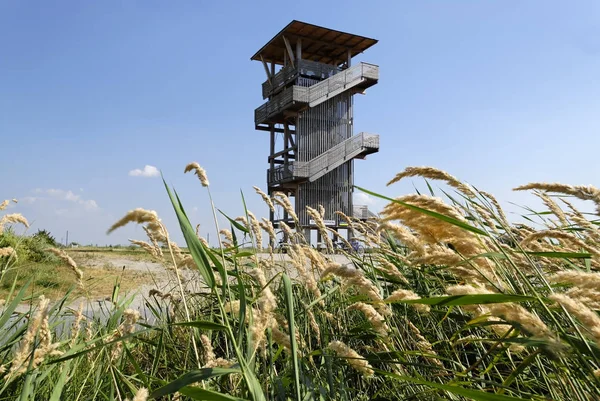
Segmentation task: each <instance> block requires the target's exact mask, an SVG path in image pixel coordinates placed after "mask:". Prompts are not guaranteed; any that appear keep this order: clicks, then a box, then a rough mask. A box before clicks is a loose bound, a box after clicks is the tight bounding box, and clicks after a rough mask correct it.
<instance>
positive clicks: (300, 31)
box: [251, 20, 377, 65]
mask: <svg viewBox="0 0 600 401" xmlns="http://www.w3.org/2000/svg"><path fill="white" fill-rule="evenodd" d="M284 37H285V38H286V39H287V40H288V42H289V43H290V44H291V45H292V46H295V44H296V43H297V42H298V40H301V41H302V59H304V60H312V61H318V62H321V63H326V64H335V65H339V64H342V63H343V62H345V61H346V60H347V59H348V52H350V55H351V57H354V56H356V55H357V54H360V53H362V52H364V51H365V50H367V49H368V48H369V47H371V46H373V45H374V44H376V43H377V40H375V39H370V38H367V37H364V36H359V35H353V34H351V33H346V32H341V31H336V30H334V29H329V28H324V27H322V26H318V25H313V24H308V23H306V22H301V21H296V20H293V21H292V22H290V23H289V24H288V25H287V26H286V27H285V28H283V29H282V30H281V31H280V32H279V33H278V34H277V35H275V36H274V37H273V39H271V40H270V41H269V42H267V44H266V45H264V46H263V47H262V48H261V49H260V50H259V51H257V52H256V54H254V56H252V58H251V60H257V61H260V60H261V57H262V60H264V61H265V62H271V63H275V64H279V65H283V64H284V52H285V51H286V45H285V41H284V39H283V38H284Z"/></svg>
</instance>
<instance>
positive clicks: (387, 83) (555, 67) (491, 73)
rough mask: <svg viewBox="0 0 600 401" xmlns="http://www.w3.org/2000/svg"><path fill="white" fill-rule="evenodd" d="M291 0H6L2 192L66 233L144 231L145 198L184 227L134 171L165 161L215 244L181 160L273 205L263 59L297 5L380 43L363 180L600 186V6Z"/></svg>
mask: <svg viewBox="0 0 600 401" xmlns="http://www.w3.org/2000/svg"><path fill="white" fill-rule="evenodd" d="M283 3H284V2H282V1H280V0H279V1H270V2H263V1H240V2H233V1H218V2H215V1H210V2H209V1H161V2H159V1H122V2H117V1H54V2H50V1H38V2H25V1H8V0H0V149H1V153H0V171H2V177H3V178H2V181H1V183H2V185H1V192H0V198H13V197H14V198H18V199H20V200H21V202H20V203H19V204H18V205H14V206H13V207H12V208H11V211H15V212H21V213H23V214H24V215H25V216H26V217H28V218H29V219H30V220H31V221H32V222H33V228H32V229H33V231H35V230H37V228H47V229H49V230H50V231H51V232H52V233H54V235H55V236H56V237H57V238H58V239H61V238H63V237H64V236H65V234H64V233H65V232H66V231H67V230H68V231H69V232H70V239H71V240H73V241H78V242H81V243H98V244H106V243H113V244H116V243H124V242H126V240H127V238H138V239H140V238H143V231H142V230H141V229H140V228H139V227H137V228H136V227H133V226H132V227H128V228H126V229H123V230H121V231H117V232H115V233H113V234H111V235H110V236H106V234H105V232H106V229H107V228H108V227H109V226H110V225H111V224H112V223H113V222H114V221H115V220H116V219H118V218H119V217H121V216H122V215H123V214H124V213H125V212H127V211H128V210H130V209H133V208H135V207H143V208H147V209H154V210H157V211H158V213H159V215H160V216H161V217H162V218H163V220H164V221H165V222H166V223H167V225H168V226H169V227H170V229H171V231H172V232H174V233H177V232H178V227H177V226H176V223H175V220H174V215H173V211H172V209H171V207H170V204H169V201H168V198H167V195H166V193H165V190H164V187H163V186H162V182H161V181H160V178H158V177H145V176H144V174H141V175H137V176H136V175H130V172H131V171H134V170H136V169H139V170H142V171H144V168H145V166H146V165H148V166H153V167H156V168H157V169H159V170H161V171H162V172H163V174H164V175H165V178H166V179H167V181H168V182H169V183H170V184H172V185H174V186H175V188H176V189H177V190H178V191H179V193H180V195H181V197H182V200H183V203H184V205H185V206H186V208H187V209H188V211H189V215H190V218H191V219H192V220H193V221H192V222H193V223H201V224H202V226H201V227H202V228H201V232H202V234H203V235H206V233H209V232H211V233H212V234H211V237H212V238H211V242H213V241H212V239H213V238H214V237H213V235H214V230H212V223H211V213H210V208H209V204H208V199H207V195H206V192H205V191H204V190H203V188H202V187H201V186H200V185H199V182H198V181H197V179H196V178H195V177H194V176H191V175H189V174H187V175H184V174H183V169H184V167H185V165H186V164H187V163H188V162H191V161H198V162H199V163H200V164H201V165H202V166H204V167H205V168H206V170H207V172H208V175H209V178H210V181H211V188H212V191H213V196H214V199H215V203H216V204H217V206H218V207H219V208H221V209H223V210H224V211H225V212H227V213H229V214H231V215H232V216H236V215H239V214H240V213H241V210H242V209H241V199H240V192H239V191H240V190H243V191H244V193H245V195H246V198H247V200H248V204H249V208H250V209H252V210H254V211H255V212H256V214H258V215H265V214H266V207H265V206H264V205H263V204H262V202H261V201H260V200H259V198H258V197H256V196H255V195H254V194H253V191H252V185H258V186H261V187H262V188H264V187H265V178H266V177H265V176H266V173H265V171H266V168H267V153H268V147H269V145H268V134H267V133H265V132H260V131H255V130H254V122H253V116H254V114H253V113H254V109H255V108H256V107H258V106H259V105H260V104H262V102H263V100H262V97H261V83H262V82H263V81H264V80H265V75H264V70H263V68H262V65H261V64H260V63H257V62H252V61H250V56H251V55H252V54H254V52H255V51H256V50H258V49H259V48H260V47H261V46H262V45H263V44H264V43H266V41H267V40H269V39H270V38H271V37H272V36H273V35H274V34H275V33H277V32H278V31H279V30H280V29H281V28H283V27H284V26H285V25H286V24H287V23H288V22H290V21H291V20H292V19H298V20H302V21H306V22H310V23H314V24H318V25H323V26H327V27H330V28H333V29H338V30H343V31H348V32H352V33H357V34H360V35H364V36H369V37H373V38H376V39H379V43H378V44H377V45H376V46H374V47H373V48H371V49H369V50H368V51H366V52H365V53H364V54H363V55H361V56H359V57H358V58H359V59H360V60H363V61H367V62H371V63H374V64H378V65H379V66H380V81H379V84H378V85H376V86H374V87H372V88H370V89H369V90H368V93H367V95H366V96H357V97H356V101H355V106H356V108H355V132H360V131H367V132H374V133H378V134H380V136H381V151H380V152H379V153H378V154H374V155H371V156H369V157H368V160H366V161H357V162H356V184H357V185H361V186H364V187H367V188H369V189H372V190H375V191H378V192H381V193H384V194H387V195H390V196H396V195H400V194H406V193H409V192H411V191H412V186H413V185H422V182H421V181H419V180H414V181H411V180H407V181H406V182H405V183H399V184H396V185H394V186H393V187H386V186H385V183H386V182H387V180H389V179H390V178H391V177H392V176H393V175H394V174H395V173H396V172H398V171H400V170H402V169H403V168H404V167H406V166H414V165H431V166H435V167H438V168H441V169H444V170H447V171H449V172H450V173H452V174H454V175H456V176H458V177H460V178H462V179H464V180H466V181H468V182H470V183H472V184H474V185H475V186H478V187H480V188H482V189H486V190H488V191H490V192H493V193H495V194H496V195H497V196H498V197H499V198H500V200H501V201H502V202H503V203H506V204H508V202H509V201H511V202H516V203H520V204H527V203H530V201H531V199H532V198H531V196H529V195H526V194H519V193H513V192H512V191H511V188H513V187H515V186H517V185H519V184H524V183H526V182H530V181H559V182H564V183H571V184H594V185H596V186H599V185H600V176H599V174H598V173H599V172H600V167H599V163H598V149H600V146H599V145H600V139H599V138H600V136H599V131H600V113H599V112H600V2H598V1H595V0H591V1H583V0H582V1H574V2H567V1H548V0H544V1H542V0H540V1H506V0H499V1H491V0H490V1H475V0H474V1H458V0H456V1H441V0H440V1H423V0H418V1H417V0H414V1H389V2H381V1H370V2H364V1H347V0H346V1H343V2H303V1H299V2H290V3H289V5H286V6H283V5H282V4H283ZM146 172H149V173H152V172H153V169H152V168H150V169H147V170H146ZM150 175H152V174H150ZM359 198H360V199H359V201H363V202H364V201H368V202H372V203H373V204H372V207H373V208H374V209H377V208H379V207H380V206H381V204H380V202H374V201H373V200H372V199H365V197H364V196H361V197H359ZM179 238H180V236H178V235H176V239H179Z"/></svg>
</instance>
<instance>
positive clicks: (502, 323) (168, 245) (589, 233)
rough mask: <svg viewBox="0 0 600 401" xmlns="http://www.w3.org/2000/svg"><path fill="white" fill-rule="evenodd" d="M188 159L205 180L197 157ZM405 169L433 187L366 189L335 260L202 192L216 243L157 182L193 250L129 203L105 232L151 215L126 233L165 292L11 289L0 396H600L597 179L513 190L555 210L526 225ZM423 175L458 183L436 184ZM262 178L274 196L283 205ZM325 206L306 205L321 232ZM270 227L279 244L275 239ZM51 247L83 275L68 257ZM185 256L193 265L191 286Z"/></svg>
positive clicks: (424, 171) (1, 324)
mask: <svg viewBox="0 0 600 401" xmlns="http://www.w3.org/2000/svg"><path fill="white" fill-rule="evenodd" d="M185 170H186V172H187V171H193V172H194V173H196V174H197V175H198V177H199V179H200V181H201V184H202V187H204V189H203V190H207V191H209V195H210V186H209V182H208V178H207V175H206V172H205V171H204V170H203V169H202V168H201V167H200V165H198V164H197V163H192V164H190V165H188V166H187V167H186V169H185ZM405 177H423V178H424V179H425V180H427V185H428V188H429V189H430V194H429V195H425V194H423V193H418V194H412V195H405V196H400V197H398V198H396V199H391V198H386V197H384V196H381V195H378V194H375V193H372V192H369V191H367V190H364V189H359V190H362V191H364V192H366V193H369V194H370V195H372V196H376V197H379V198H382V199H385V200H387V201H388V202H389V203H388V205H387V206H386V207H385V208H384V210H383V212H382V216H381V217H380V218H378V219H372V220H369V221H359V220H356V219H353V218H351V217H348V216H343V217H344V218H345V219H346V220H347V221H348V223H349V227H351V228H352V230H353V233H354V236H355V237H356V239H358V240H360V241H362V242H363V245H364V248H365V249H366V250H367V252H365V253H362V254H357V253H349V254H345V259H340V258H339V257H334V256H333V255H332V254H331V250H332V247H331V246H330V243H329V241H327V244H328V248H329V252H317V251H316V250H315V249H314V248H312V247H311V246H310V245H309V244H307V243H306V242H305V241H304V239H303V237H301V236H298V235H296V234H295V233H294V232H292V231H291V230H290V228H289V227H287V226H285V225H282V226H281V227H279V228H278V230H279V231H277V232H276V233H275V232H274V231H275V230H274V228H273V227H272V226H270V223H269V222H268V221H261V220H259V219H257V218H256V217H255V216H254V215H253V214H251V213H250V212H249V211H246V213H245V215H244V216H240V217H239V218H232V217H227V216H226V217H227V221H228V222H229V227H227V228H221V227H219V226H218V219H217V212H216V211H215V210H216V209H215V208H214V206H213V205H212V198H211V201H210V205H209V207H211V208H212V210H213V215H214V219H215V224H216V225H217V227H216V228H217V231H219V232H220V233H221V234H222V238H221V239H220V245H221V246H220V247H219V248H218V249H211V248H209V247H208V246H207V245H206V243H205V241H203V239H202V238H199V237H198V235H197V233H196V231H195V230H194V228H193V226H192V224H191V222H190V221H189V220H188V217H187V215H186V213H185V210H184V207H183V204H182V202H181V201H180V199H179V197H178V195H177V194H176V193H173V192H172V191H171V190H170V188H168V186H166V184H165V187H166V191H167V193H168V196H169V197H170V199H171V201H172V204H173V208H174V211H175V214H176V216H177V219H178V222H179V229H180V230H181V232H182V233H183V237H184V238H185V241H186V245H187V248H188V249H189V253H186V252H184V251H182V249H181V248H180V247H179V246H178V245H177V244H175V243H173V242H172V241H171V240H170V236H169V233H168V231H167V228H166V227H165V225H164V224H163V223H162V221H161V220H160V218H159V216H158V215H157V214H156V213H155V212H152V211H146V210H143V209H135V210H132V211H131V212H129V213H127V214H126V215H125V217H124V218H123V219H121V220H119V221H118V222H116V223H115V224H114V225H113V226H112V227H111V228H110V230H115V229H118V228H119V227H121V226H123V225H125V224H128V223H134V224H141V225H143V226H144V227H145V230H146V233H147V234H148V242H145V241H139V240H136V241H135V242H134V243H135V244H138V245H140V246H141V247H143V248H144V249H146V250H147V251H148V252H149V253H150V254H151V255H153V257H155V258H156V259H157V260H161V261H165V260H168V262H165V268H166V269H167V270H168V271H169V272H170V274H172V277H173V280H174V284H175V285H174V287H173V288H174V290H173V291H172V292H170V293H163V292H160V291H158V290H153V291H151V292H150V293H149V294H147V295H146V296H145V308H146V309H147V310H148V311H149V315H146V316H141V315H140V313H139V312H138V311H136V310H133V309H131V308H130V303H131V301H132V296H130V295H128V294H120V293H119V289H118V286H116V287H115V290H114V292H113V294H112V296H111V301H112V304H111V305H112V308H111V309H109V310H103V311H100V312H97V313H96V314H94V315H86V314H85V313H84V310H85V308H83V306H81V307H79V308H78V309H77V310H75V309H73V310H70V309H68V308H67V307H66V306H65V305H66V304H67V302H66V300H67V297H68V294H67V295H65V298H63V299H61V300H58V301H56V300H53V302H50V301H49V300H48V299H46V298H44V297H43V296H40V297H38V296H37V294H35V296H33V295H31V294H30V292H28V289H27V286H24V287H22V288H17V287H16V286H13V289H12V291H11V294H10V296H9V297H8V298H7V299H5V300H3V302H2V306H1V315H0V338H2V341H1V343H0V364H1V368H0V372H2V373H1V376H0V399H19V400H33V399H36V400H62V399H68V400H90V399H99V400H124V399H130V400H131V399H133V400H138V401H139V400H147V399H164V400H185V399H193V400H241V399H248V400H267V399H268V400H289V399H293V400H311V399H315V400H317V399H318V400H391V399H410V400H437V399H451V400H462V399H473V400H524V399H536V400H597V399H600V385H599V384H600V317H599V316H598V310H599V309H600V273H599V272H598V268H599V266H600V243H599V241H598V240H599V239H600V232H599V230H598V221H597V211H598V210H599V209H600V197H599V196H598V193H600V191H599V190H597V189H596V188H593V187H583V186H569V185H561V184H543V183H533V184H527V185H524V186H521V187H518V188H517V190H530V191H533V193H534V194H535V195H536V196H538V197H540V199H541V200H542V202H543V204H544V205H545V206H546V207H547V209H548V210H544V211H538V212H534V213H532V214H531V215H529V216H527V219H529V220H530V221H531V224H529V225H525V224H513V223H511V222H510V221H509V219H507V217H506V215H505V213H504V212H503V211H502V209H501V207H500V205H499V202H498V201H497V200H496V199H495V198H494V197H493V196H492V195H491V194H489V193H487V192H484V191H479V190H477V189H475V188H474V187H472V186H470V185H467V184H465V183H463V182H461V181H460V180H458V179H457V178H455V177H453V176H451V175H450V174H448V173H445V172H443V171H440V170H437V169H434V168H429V167H427V168H424V167H411V168H407V169H406V170H405V171H403V172H400V173H399V174H397V175H396V176H395V177H393V179H392V180H391V182H390V184H393V183H395V182H397V181H399V180H402V179H404V178H405ZM432 180H441V181H443V182H444V183H445V184H448V185H449V186H450V187H451V188H452V191H448V192H444V191H439V193H440V194H442V195H443V197H438V196H435V191H434V190H433V189H432V188H433V187H432V186H431V185H430V183H429V182H430V181H432ZM256 190H257V194H258V195H259V196H260V197H261V198H262V199H263V200H264V201H265V203H266V204H267V206H268V207H269V208H273V209H275V208H279V207H283V208H287V209H291V202H290V201H289V199H287V198H285V196H284V195H282V194H275V195H274V196H273V198H270V197H269V196H268V195H266V194H265V193H264V192H262V191H260V189H258V188H256ZM573 198H578V199H579V200H584V201H587V202H591V203H592V204H593V206H594V207H595V208H596V213H583V212H581V211H579V210H578V209H577V208H575V206H573V202H571V201H572V199H573ZM242 200H243V199H242ZM321 210H322V209H321V208H316V209H311V210H309V213H310V214H311V216H312V218H313V219H314V220H315V221H316V222H317V226H318V227H319V229H320V230H321V231H322V234H324V235H326V236H328V238H329V235H331V233H329V232H328V230H327V227H326V226H325V225H324V224H320V223H322V218H323V216H322V211H321ZM288 212H291V213H290V215H291V216H295V214H293V210H288ZM9 216H10V215H9ZM2 221H3V222H19V221H21V220H20V219H15V218H14V217H8V218H6V217H4V218H3V220H2ZM319 222H320V223H319ZM280 231H283V232H285V233H286V235H287V236H288V237H289V240H290V248H289V252H288V254H287V255H286V256H283V255H281V254H278V253H274V249H273V244H274V242H275V241H274V240H275V238H274V237H277V236H280V235H282V234H281V232H280ZM263 233H265V234H266V236H265V240H266V238H267V237H268V238H269V240H268V243H269V246H268V247H267V248H266V249H265V250H264V251H263V252H262V253H259V252H258V251H259V249H260V248H262V246H263V240H262V239H261V237H262V235H263ZM250 244H251V246H252V248H251V249H252V250H249V248H248V246H249V245H250ZM163 252H164V253H165V255H163ZM14 254H15V252H14V250H12V248H11V249H4V250H1V249H0V263H1V266H2V271H3V272H4V271H7V270H8V269H18V263H17V262H16V261H15V260H14V258H13V257H12V255H14ZM57 254H59V256H60V257H61V258H63V259H64V260H65V261H66V262H67V265H68V266H69V267H68V268H70V269H71V270H72V272H73V283H74V288H75V286H76V285H78V284H77V283H79V282H81V277H80V275H79V274H78V273H77V271H78V269H77V266H76V265H71V264H70V262H69V259H67V258H68V256H67V255H62V254H60V252H57ZM162 256H166V258H164V257H162ZM340 260H344V261H345V262H344V263H339V262H340ZM182 269H193V270H195V271H197V273H198V274H197V277H198V279H197V280H195V281H196V282H195V283H193V284H194V285H195V287H194V288H196V289H195V290H193V291H190V290H189V289H190V288H191V287H190V283H189V282H187V281H186V280H185V279H184V278H183V276H182V275H181V274H180V273H181V270H182ZM23 304H27V305H29V307H28V310H27V311H25V312H19V311H18V308H17V307H18V306H19V305H23Z"/></svg>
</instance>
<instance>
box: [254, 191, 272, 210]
mask: <svg viewBox="0 0 600 401" xmlns="http://www.w3.org/2000/svg"><path fill="white" fill-rule="evenodd" d="M252 188H254V191H256V193H257V194H258V195H260V197H261V198H262V200H263V201H264V202H265V203H266V204H267V206H268V207H269V210H270V211H272V212H275V205H274V204H273V201H272V200H271V197H270V196H269V195H267V194H266V193H264V192H263V191H262V190H261V189H260V188H259V187H252Z"/></svg>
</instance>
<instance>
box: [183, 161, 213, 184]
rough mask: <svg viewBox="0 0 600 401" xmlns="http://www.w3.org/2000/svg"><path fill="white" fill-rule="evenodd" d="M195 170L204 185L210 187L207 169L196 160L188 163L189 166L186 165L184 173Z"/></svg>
mask: <svg viewBox="0 0 600 401" xmlns="http://www.w3.org/2000/svg"><path fill="white" fill-rule="evenodd" d="M190 171H193V172H194V174H196V175H197V176H198V179H199V180H200V183H201V184H202V186H203V187H208V185H209V182H208V177H207V175H206V171H205V170H204V169H203V168H202V167H200V165H199V164H198V163H196V162H192V163H190V164H188V165H187V166H185V170H184V171H183V172H184V173H187V172H190Z"/></svg>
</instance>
